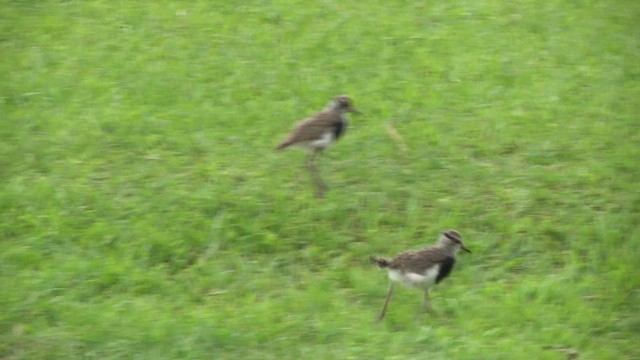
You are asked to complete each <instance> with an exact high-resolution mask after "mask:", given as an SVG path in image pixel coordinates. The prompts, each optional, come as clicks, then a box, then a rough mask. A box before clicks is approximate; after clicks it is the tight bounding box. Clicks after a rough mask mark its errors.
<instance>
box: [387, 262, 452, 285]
mask: <svg viewBox="0 0 640 360" xmlns="http://www.w3.org/2000/svg"><path fill="white" fill-rule="evenodd" d="M439 271H440V265H435V266H433V267H431V268H429V269H427V271H426V272H425V273H424V274H416V273H412V272H402V271H400V270H395V269H392V270H389V279H391V280H392V281H397V282H399V283H402V284H404V285H405V286H408V287H412V288H416V289H422V290H429V289H431V287H432V286H433V285H434V284H435V283H436V277H438V272H439Z"/></svg>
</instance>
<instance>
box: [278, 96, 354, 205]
mask: <svg viewBox="0 0 640 360" xmlns="http://www.w3.org/2000/svg"><path fill="white" fill-rule="evenodd" d="M347 112H352V113H356V114H360V112H359V111H358V110H356V109H355V108H354V107H353V102H352V101H351V99H350V98H349V97H348V96H346V95H340V96H336V97H335V98H333V100H332V101H331V103H330V104H329V106H327V107H326V108H325V109H324V110H322V111H320V112H319V113H317V114H315V115H314V116H312V117H310V118H307V119H305V120H302V121H301V122H300V123H299V124H298V125H297V126H296V128H295V129H294V130H293V131H292V132H291V133H290V134H289V136H287V138H286V139H284V141H282V142H281V143H280V145H278V146H277V147H276V150H281V149H285V148H287V147H289V146H294V147H297V148H299V149H302V150H306V151H307V152H309V157H308V158H307V168H308V169H309V172H310V173H311V176H312V178H313V180H314V182H315V185H316V189H317V192H316V194H317V195H318V196H322V195H324V192H325V191H326V190H327V185H326V184H325V183H324V181H323V180H322V177H320V173H319V172H318V168H317V166H316V157H317V156H318V155H320V154H321V153H322V152H323V151H324V150H325V149H326V148H328V147H329V146H331V145H332V144H333V143H334V142H336V140H338V139H339V138H340V136H342V134H344V132H345V130H346V129H347V119H346V117H345V115H344V114H345V113H347Z"/></svg>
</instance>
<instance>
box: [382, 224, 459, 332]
mask: <svg viewBox="0 0 640 360" xmlns="http://www.w3.org/2000/svg"><path fill="white" fill-rule="evenodd" d="M458 249H462V250H464V251H466V252H469V253H470V252H471V251H470V250H469V249H467V247H466V246H464V244H463V243H462V236H461V235H460V233H459V232H457V231H456V230H447V231H445V232H444V233H443V234H442V235H441V236H440V238H439V239H438V242H437V243H436V245H433V246H429V247H426V248H424V249H422V250H417V251H407V252H403V253H401V254H399V255H398V256H396V257H395V258H393V259H391V260H389V259H385V258H381V257H377V256H372V257H371V261H372V262H374V263H376V264H377V265H378V266H379V267H381V268H386V269H387V270H388V271H389V279H391V284H390V285H389V292H388V293H387V300H386V301H385V303H384V307H383V308H382V311H381V312H380V315H379V316H378V321H381V320H382V319H383V318H384V315H385V313H386V312H387V305H388V304H389V300H390V299H391V295H392V294H393V285H394V282H395V281H397V282H400V283H402V284H404V285H406V286H408V287H412V288H417V289H420V290H423V291H424V308H425V310H427V311H429V312H431V305H430V304H429V291H430V290H431V288H432V287H433V286H434V285H435V284H438V283H440V282H441V281H442V280H444V278H446V277H447V276H448V275H449V274H450V273H451V270H452V269H453V266H454V265H455V263H456V252H457V251H458Z"/></svg>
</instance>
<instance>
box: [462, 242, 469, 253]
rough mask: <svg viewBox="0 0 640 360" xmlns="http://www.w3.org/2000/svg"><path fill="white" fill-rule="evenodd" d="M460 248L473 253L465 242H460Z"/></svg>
mask: <svg viewBox="0 0 640 360" xmlns="http://www.w3.org/2000/svg"><path fill="white" fill-rule="evenodd" d="M460 248H461V249H462V250H464V251H466V252H468V253H471V250H469V249H467V247H466V246H464V244H460Z"/></svg>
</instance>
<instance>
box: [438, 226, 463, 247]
mask: <svg viewBox="0 0 640 360" xmlns="http://www.w3.org/2000/svg"><path fill="white" fill-rule="evenodd" d="M439 243H440V244H442V245H444V246H446V247H453V248H455V249H456V250H458V249H462V250H464V251H466V252H468V253H470V252H471V250H469V249H467V247H466V246H464V243H463V242H462V235H460V233H459V232H458V231H456V230H453V229H450V230H447V231H445V232H444V233H442V235H441V236H440V240H439Z"/></svg>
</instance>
